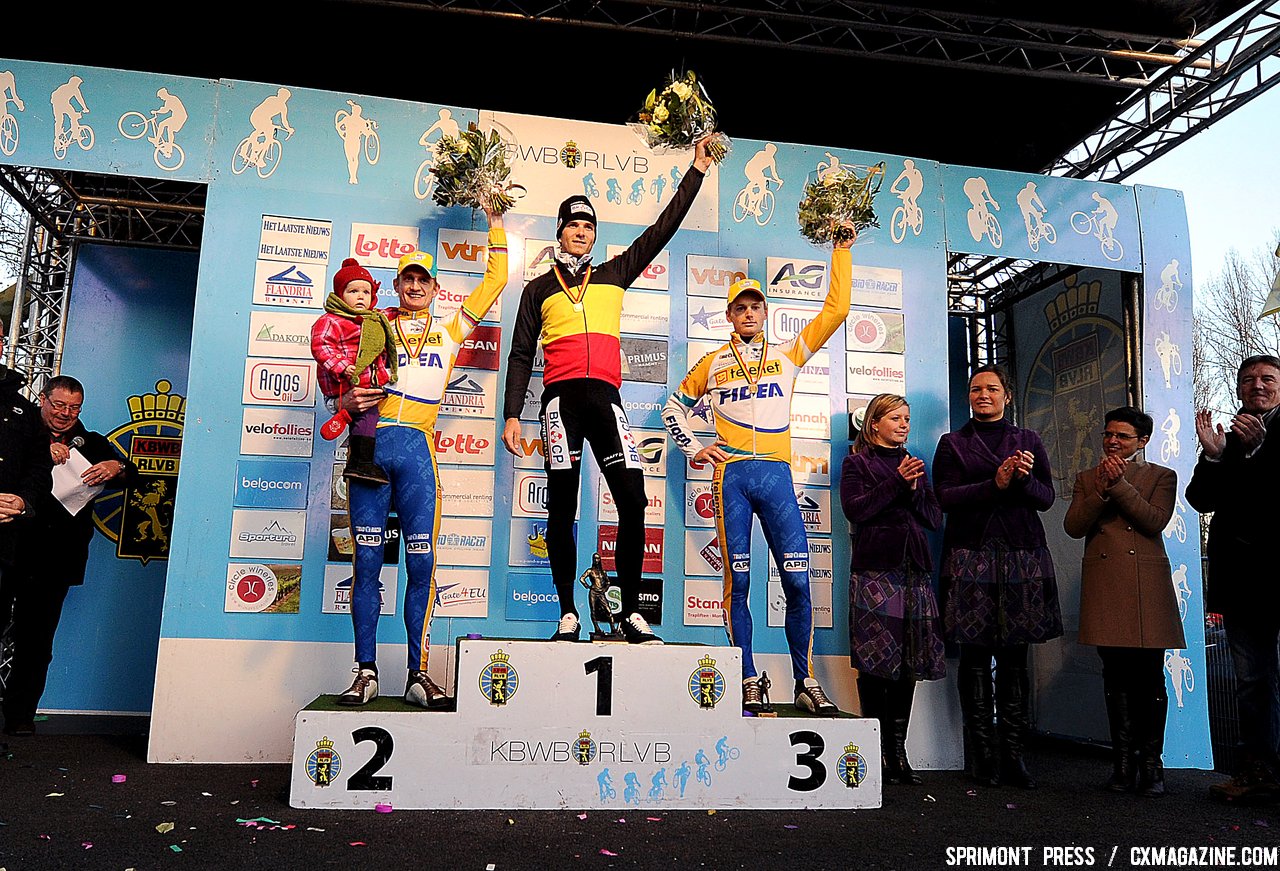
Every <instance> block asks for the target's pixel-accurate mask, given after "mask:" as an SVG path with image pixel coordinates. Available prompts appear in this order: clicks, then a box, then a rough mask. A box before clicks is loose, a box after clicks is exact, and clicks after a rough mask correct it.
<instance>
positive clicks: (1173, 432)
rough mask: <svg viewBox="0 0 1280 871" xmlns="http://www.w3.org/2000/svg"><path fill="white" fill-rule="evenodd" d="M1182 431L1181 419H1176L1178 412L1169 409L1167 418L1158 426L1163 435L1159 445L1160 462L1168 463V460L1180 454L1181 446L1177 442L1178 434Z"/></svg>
mask: <svg viewBox="0 0 1280 871" xmlns="http://www.w3.org/2000/svg"><path fill="white" fill-rule="evenodd" d="M1181 429H1182V418H1180V417H1178V412H1177V411H1176V410H1174V409H1172V408H1171V409H1169V416H1168V417H1166V418H1165V419H1164V423H1162V424H1160V432H1162V433H1164V440H1163V441H1161V443H1160V460H1161V462H1165V463H1167V462H1169V460H1170V458H1172V457H1176V456H1178V455H1179V454H1181V453H1182V444H1181V442H1179V441H1178V432H1179V431H1180V430H1181Z"/></svg>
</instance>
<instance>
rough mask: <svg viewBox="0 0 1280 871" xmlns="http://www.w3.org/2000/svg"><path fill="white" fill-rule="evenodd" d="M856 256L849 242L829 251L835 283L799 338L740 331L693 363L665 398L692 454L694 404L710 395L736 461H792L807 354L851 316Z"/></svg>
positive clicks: (676, 434)
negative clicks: (747, 337) (795, 398)
mask: <svg viewBox="0 0 1280 871" xmlns="http://www.w3.org/2000/svg"><path fill="white" fill-rule="evenodd" d="M852 273H853V267H852V258H851V255H850V253H849V249H847V248H836V249H835V250H834V251H833V252H832V254H831V283H830V289H829V290H828V291H827V298H826V299H825V300H824V301H823V305H822V309H821V311H819V312H818V316H817V317H815V318H814V319H813V320H812V321H810V322H809V323H808V324H806V325H805V327H804V329H802V330H801V331H800V334H799V335H797V336H796V337H795V338H794V339H792V340H790V341H789V342H784V343H783V344H781V345H777V346H774V345H772V344H770V343H769V342H768V340H767V337H766V335H765V330H761V331H760V332H759V333H758V334H757V335H756V336H754V337H753V338H752V340H751V341H750V342H744V341H743V340H742V339H740V338H738V336H737V334H733V335H731V336H730V339H729V342H728V344H726V345H723V346H721V347H720V348H717V349H716V350H714V351H712V352H710V353H709V354H707V355H705V356H704V357H703V358H702V359H701V360H699V361H698V362H697V363H696V364H694V366H693V368H692V369H691V370H689V374H688V375H686V376H685V377H684V380H683V381H681V382H680V386H679V387H678V388H677V389H676V392H675V393H673V394H672V395H671V398H670V399H668V400H667V404H666V407H665V408H664V409H663V414H662V421H663V424H664V425H665V426H666V428H667V431H668V432H669V433H670V434H671V438H672V440H673V441H674V442H675V443H676V445H677V446H678V447H679V448H680V450H681V451H683V452H684V453H685V455H686V456H688V457H689V458H690V459H692V458H693V457H694V455H696V454H697V453H698V451H700V450H702V449H703V448H704V447H706V445H703V444H702V443H701V442H700V441H699V440H698V438H697V436H695V435H694V433H693V429H692V427H691V426H690V425H689V416H690V413H691V410H692V409H693V407H694V406H695V405H697V404H698V401H699V400H700V399H701V398H702V397H703V396H708V397H709V399H710V403H711V411H712V414H713V416H714V419H715V429H716V437H717V438H719V439H723V440H724V442H725V444H724V445H722V446H721V447H722V449H723V450H724V452H725V453H726V454H728V455H729V460H728V461H729V462H734V461H735V460H776V461H778V462H783V463H790V462H791V395H792V392H793V391H794V389H795V382H796V377H797V376H798V375H799V374H800V369H801V368H802V367H803V366H804V364H805V363H807V362H808V361H809V358H810V357H812V356H813V355H814V354H816V353H817V352H818V350H819V349H820V348H821V347H822V346H823V345H824V344H826V342H827V340H828V339H829V338H831V336H832V334H833V333H835V331H836V330H837V329H838V328H839V327H840V324H841V323H843V322H844V320H845V318H846V317H848V315H849V295H850V285H851V282H852Z"/></svg>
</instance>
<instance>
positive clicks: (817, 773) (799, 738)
mask: <svg viewBox="0 0 1280 871" xmlns="http://www.w3.org/2000/svg"><path fill="white" fill-rule="evenodd" d="M790 737H791V746H792V747H798V746H799V745H801V744H804V745H805V746H806V747H807V748H808V749H807V750H805V751H804V752H803V753H799V752H797V753H796V765H800V766H803V767H805V768H807V769H809V776H808V777H796V776H795V775H794V774H793V775H791V776H790V777H789V778H787V788H788V789H794V790H795V791H796V792H812V791H813V790H815V789H817V788H818V787H820V786H822V784H824V783H826V782H827V767H826V766H825V765H823V764H822V763H821V762H819V761H818V757H819V756H821V755H822V751H823V750H826V749H827V744H826V742H825V741H823V740H822V736H821V735H819V734H818V733H817V732H809V731H801V732H792V733H791V736H790Z"/></svg>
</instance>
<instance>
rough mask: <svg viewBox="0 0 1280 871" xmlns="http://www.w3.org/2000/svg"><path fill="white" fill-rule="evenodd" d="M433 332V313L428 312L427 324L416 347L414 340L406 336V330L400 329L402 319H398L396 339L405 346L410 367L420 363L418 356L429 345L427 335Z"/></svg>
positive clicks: (419, 336)
mask: <svg viewBox="0 0 1280 871" xmlns="http://www.w3.org/2000/svg"><path fill="white" fill-rule="evenodd" d="M430 332H431V313H430V312H427V318H426V323H425V325H424V326H423V328H422V332H421V333H420V334H419V335H418V343H417V346H416V347H415V346H414V342H413V339H411V338H410V337H409V336H407V335H405V332H404V330H402V329H401V328H400V318H396V337H397V338H398V339H400V344H401V345H403V346H404V349H405V352H406V353H407V354H408V356H409V365H410V366H412V365H414V364H415V363H417V362H418V355H419V354H421V353H422V349H423V348H424V347H425V346H426V344H427V334H429V333H430Z"/></svg>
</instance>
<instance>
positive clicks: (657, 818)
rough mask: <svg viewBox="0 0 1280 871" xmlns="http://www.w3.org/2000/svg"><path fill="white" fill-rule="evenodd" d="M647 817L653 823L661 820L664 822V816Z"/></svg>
mask: <svg viewBox="0 0 1280 871" xmlns="http://www.w3.org/2000/svg"><path fill="white" fill-rule="evenodd" d="M645 819H646V820H648V821H649V822H651V823H660V822H662V817H645Z"/></svg>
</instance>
